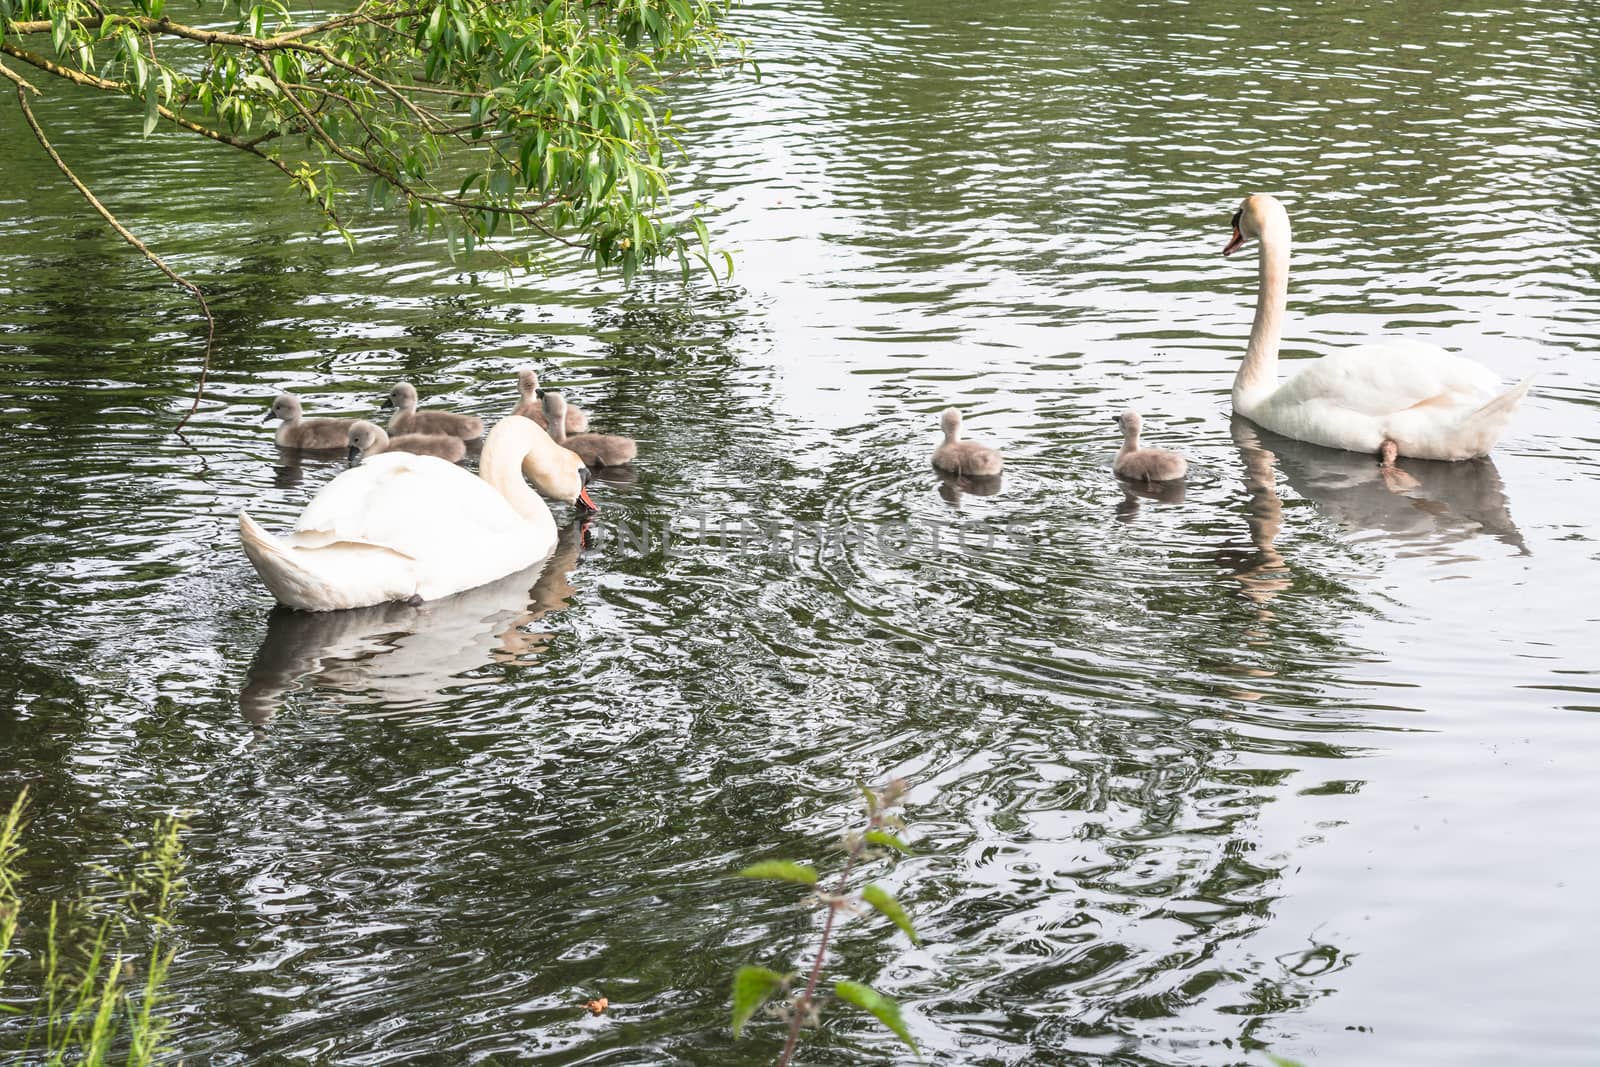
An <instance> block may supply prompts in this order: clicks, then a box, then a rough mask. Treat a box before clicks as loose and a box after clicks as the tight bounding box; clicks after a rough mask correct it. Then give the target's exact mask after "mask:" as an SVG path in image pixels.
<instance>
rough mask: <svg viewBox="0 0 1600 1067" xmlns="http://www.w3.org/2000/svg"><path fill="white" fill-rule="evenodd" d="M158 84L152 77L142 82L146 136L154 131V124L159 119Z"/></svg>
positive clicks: (159, 100)
mask: <svg viewBox="0 0 1600 1067" xmlns="http://www.w3.org/2000/svg"><path fill="white" fill-rule="evenodd" d="M159 85H160V83H159V82H157V81H156V80H155V79H154V78H150V79H149V80H147V81H146V82H145V83H144V135H145V136H146V137H149V136H150V134H151V133H153V132H155V128H156V124H157V123H158V122H160V121H161V112H160V110H159V107H160V103H161V97H160V95H159V92H158V88H159Z"/></svg>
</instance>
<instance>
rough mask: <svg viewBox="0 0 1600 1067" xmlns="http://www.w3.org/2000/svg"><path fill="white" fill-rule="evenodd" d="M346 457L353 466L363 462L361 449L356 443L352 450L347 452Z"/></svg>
mask: <svg viewBox="0 0 1600 1067" xmlns="http://www.w3.org/2000/svg"><path fill="white" fill-rule="evenodd" d="M345 459H346V460H347V461H348V462H349V463H350V465H351V466H354V465H355V464H357V463H359V462H361V449H359V448H357V447H356V446H355V445H351V446H350V451H349V452H348V453H346V454H345Z"/></svg>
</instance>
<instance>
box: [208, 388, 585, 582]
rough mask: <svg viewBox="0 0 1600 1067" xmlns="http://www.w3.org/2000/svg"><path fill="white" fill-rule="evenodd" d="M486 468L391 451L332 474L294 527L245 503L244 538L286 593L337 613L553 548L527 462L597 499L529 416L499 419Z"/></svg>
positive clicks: (511, 565) (577, 468)
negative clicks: (265, 519) (278, 533)
mask: <svg viewBox="0 0 1600 1067" xmlns="http://www.w3.org/2000/svg"><path fill="white" fill-rule="evenodd" d="M479 469H480V470H481V471H482V473H483V476H482V477H481V478H478V477H474V476H473V475H471V474H469V473H467V472H466V471H465V470H462V469H461V468H460V467H457V466H456V465H455V464H453V463H447V462H446V461H444V460H442V459H436V458H435V457H433V456H416V455H411V454H409V453H405V452H385V453H383V454H381V455H377V456H373V457H372V458H371V459H369V460H367V461H366V462H365V463H363V464H362V465H361V466H359V467H355V468H352V469H350V470H348V471H345V472H344V473H343V474H341V475H339V476H338V477H337V478H335V479H334V480H333V481H331V482H329V483H328V484H327V485H326V486H325V487H324V488H323V489H322V491H321V492H319V493H318V494H317V495H316V496H315V497H313V498H312V500H311V503H309V504H307V505H306V509H305V511H304V512H302V513H301V515H300V520H299V521H298V522H296V523H295V527H294V532H293V533H291V534H290V535H289V536H287V537H282V538H280V537H274V536H273V535H272V534H270V533H268V532H267V531H266V530H264V529H262V528H261V527H260V526H259V525H258V524H257V523H256V522H255V520H253V519H252V518H250V516H249V515H248V514H247V513H245V512H243V511H241V512H239V539H240V540H241V541H242V542H243V544H244V551H245V554H246V555H247V556H249V557H250V562H251V563H253V564H254V565H255V568H256V573H258V574H260V575H261V580H262V581H263V582H265V583H266V585H267V588H268V589H270V590H271V591H272V595H273V596H275V597H277V598H278V602H279V603H282V604H286V605H288V606H289V607H291V608H300V609H302V610H304V611H335V610H338V609H341V608H359V607H366V606H368V605H371V604H382V603H384V602H386V601H390V600H409V599H416V600H436V599H438V598H439V597H444V596H449V595H450V594H452V593H458V592H460V591H461V590H463V589H472V588H475V587H476V586H480V585H482V584H484V583H485V582H492V581H494V580H495V579H496V578H499V577H501V576H503V575H506V574H510V573H512V572H513V571H519V570H521V569H522V568H524V567H528V566H531V565H533V564H535V563H537V562H539V561H540V560H541V559H543V558H544V557H546V556H548V555H549V554H550V550H551V549H552V548H554V547H555V544H556V524H555V520H554V519H553V518H551V516H550V509H549V507H547V506H546V505H545V502H544V501H543V500H541V499H539V495H538V494H537V493H535V492H534V491H533V490H532V489H530V488H529V487H528V483H527V482H525V481H523V478H522V472H523V471H527V472H528V473H529V476H530V477H532V478H533V479H534V482H535V484H536V485H538V487H539V489H540V490H541V491H542V492H545V493H547V494H549V495H550V496H552V497H555V498H556V499H559V500H567V501H576V502H577V503H578V504H579V505H580V506H581V507H587V508H589V509H591V510H592V509H593V508H594V504H593V503H592V502H591V501H590V500H589V494H588V492H587V491H586V490H585V488H584V486H585V485H586V483H587V482H588V474H589V472H588V470H587V469H586V468H585V467H584V466H583V465H582V463H581V461H579V459H578V457H577V456H575V455H573V454H572V453H571V452H568V451H567V450H566V449H564V448H562V447H560V446H559V445H557V444H555V442H553V441H551V440H550V435H549V434H547V433H545V432H544V431H543V430H541V429H539V427H537V426H535V425H534V424H533V423H532V422H530V421H528V420H527V419H524V418H519V417H517V416H515V415H513V416H510V417H508V418H505V419H502V420H501V421H500V422H499V423H498V424H497V425H496V426H495V428H494V429H493V430H492V431H491V432H490V434H489V439H488V440H487V441H486V442H485V443H484V446H483V457H482V459H481V460H480V461H479Z"/></svg>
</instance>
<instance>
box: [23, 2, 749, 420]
mask: <svg viewBox="0 0 1600 1067" xmlns="http://www.w3.org/2000/svg"><path fill="white" fill-rule="evenodd" d="M725 8H726V0H359V2H357V3H356V4H355V6H354V9H353V10H351V11H348V12H345V13H342V14H331V13H330V12H329V11H328V9H327V8H326V6H323V5H306V6H304V7H303V8H301V9H299V10H296V8H295V6H293V4H292V0H223V3H222V4H221V5H220V8H219V9H218V10H216V11H215V12H214V13H213V12H208V11H207V10H206V9H205V6H204V5H202V4H198V3H194V2H193V0H191V2H189V3H185V4H183V5H182V6H181V8H180V5H178V4H176V3H172V4H169V3H168V0H0V78H4V79H6V80H7V81H9V82H10V83H11V84H12V85H13V86H14V87H15V89H16V106H17V108H18V109H19V110H20V112H21V114H22V118H23V120H24V123H25V125H26V126H27V128H28V129H29V130H30V132H31V133H32V134H33V137H34V139H35V140H36V141H38V143H39V145H40V147H41V148H42V149H43V150H44V151H45V153H46V154H47V155H48V156H49V157H50V159H51V161H52V162H53V163H55V165H56V167H57V168H58V169H59V170H60V171H61V172H62V174H63V175H65V176H66V178H67V179H68V180H69V181H70V182H71V183H72V185H73V187H74V188H76V189H77V191H78V192H79V194H80V195H82V196H83V197H84V199H85V200H86V201H87V202H88V204H89V205H90V206H91V207H92V208H93V209H94V210H95V211H97V212H98V213H99V214H100V215H101V216H102V217H103V218H104V219H105V220H106V222H107V223H108V224H109V225H110V226H111V227H112V228H113V229H115V230H116V232H117V233H118V234H119V235H121V236H122V238H123V239H124V240H125V241H127V242H128V243H129V244H131V245H132V246H133V247H134V248H135V249H137V250H138V251H139V252H140V253H141V254H143V255H144V256H145V258H146V259H148V260H149V261H150V262H151V263H152V264H153V265H154V266H156V267H157V268H158V269H159V270H161V271H162V272H163V273H165V274H166V276H167V277H168V278H170V279H171V280H172V281H173V282H174V283H175V284H178V285H181V286H183V287H184V288H186V289H187V290H189V291H190V292H191V293H192V294H193V295H194V296H195V297H196V299H197V300H198V301H199V303H200V308H201V311H202V313H203V315H204V317H205V319H206V321H207V324H208V328H210V329H211V330H212V331H214V323H213V322H212V319H211V312H210V310H209V308H208V307H207V306H206V303H205V297H204V295H203V294H202V293H201V291H200V290H199V288H198V287H197V286H196V285H194V284H193V283H192V282H190V281H189V280H188V279H186V278H184V277H182V276H181V275H179V274H178V273H177V272H175V271H174V270H173V269H172V268H171V267H170V266H168V265H167V263H166V262H165V261H163V260H162V259H161V257H159V256H158V255H156V254H155V252H153V251H152V250H151V249H150V248H148V247H146V246H145V245H144V244H143V243H142V242H141V241H140V240H139V239H138V238H137V237H135V236H134V234H133V233H132V232H131V231H130V230H129V229H128V228H127V227H126V226H124V225H123V224H122V223H121V222H120V221H118V220H117V218H116V217H115V216H113V215H112V213H111V212H110V211H109V210H108V209H107V208H106V206H105V204H104V203H102V202H101V201H100V200H99V199H98V198H97V197H96V196H95V194H94V193H93V192H92V191H91V190H90V189H89V187H88V186H87V185H86V184H85V183H84V182H83V181H82V180H81V179H80V178H79V177H78V176H77V174H76V173H74V171H73V169H72V167H71V166H69V164H68V163H67V162H66V160H65V159H63V157H62V156H61V154H60V152H59V151H57V149H56V147H55V146H54V145H53V144H52V142H51V140H50V137H49V135H48V133H47V131H46V129H45V125H44V123H41V122H40V121H39V118H38V116H37V115H35V113H34V110H33V107H32V104H31V102H30V101H31V100H32V99H35V98H38V97H41V96H43V95H45V90H44V89H42V88H41V86H49V87H51V88H61V89H63V90H66V91H68V92H79V93H84V92H87V93H100V94H106V95H110V96H119V97H123V98H125V99H126V100H127V101H128V103H129V105H130V110H131V111H132V112H133V113H135V114H137V115H139V116H141V117H142V128H143V131H144V135H145V136H146V137H149V136H150V135H152V134H155V133H157V132H165V131H171V132H173V133H176V134H180V135H184V136H195V137H202V138H205V139H207V140H209V141H212V142H213V143H215V144H218V145H222V146H225V147H226V148H228V149H231V150H234V151H237V152H239V153H242V154H244V155H245V156H249V157H251V158H253V159H255V160H258V161H259V162H260V165H262V166H264V167H270V168H274V169H275V170H277V171H278V173H279V175H280V176H281V178H282V180H283V181H284V182H285V183H287V185H288V186H289V187H291V188H294V189H297V190H299V192H300V193H301V194H302V195H303V196H304V197H305V199H306V201H307V202H308V203H309V204H310V205H311V206H312V208H313V209H314V210H315V211H316V213H317V214H318V215H319V216H320V218H321V219H322V221H323V223H324V224H325V226H326V227H328V228H330V229H332V230H334V231H337V232H338V233H340V234H342V235H343V236H344V238H345V240H346V241H347V242H350V243H352V244H353V243H354V241H355V235H354V231H353V230H352V229H351V227H350V226H348V225H347V224H346V222H345V212H347V211H348V210H349V209H350V208H351V207H352V200H353V199H354V198H353V197H351V196H348V195H345V194H350V193H355V194H361V195H363V196H364V199H365V201H366V203H367V204H368V205H369V207H370V208H371V209H375V210H383V209H386V208H399V209H401V210H402V211H403V213H404V216H405V217H406V218H407V219H408V220H409V221H410V224H411V225H412V226H413V227H414V228H419V229H422V230H426V231H427V232H429V233H433V232H436V231H437V232H442V233H443V234H444V236H445V237H446V239H447V241H448V243H449V247H450V249H451V251H452V254H454V251H455V250H456V249H458V248H459V249H461V250H463V251H465V252H469V253H470V252H472V251H473V250H474V249H475V248H477V247H479V246H480V245H485V244H486V243H488V242H493V244H492V245H489V247H493V248H494V249H495V250H496V251H497V252H498V254H499V255H501V256H502V257H503V259H504V261H505V263H506V264H507V265H508V266H518V265H526V264H529V263H532V262H533V261H534V260H535V259H537V258H539V257H540V256H541V255H542V253H541V252H540V251H539V250H540V249H541V248H544V247H549V246H554V245H561V246H567V247H570V248H574V249H578V250H580V251H581V252H582V253H583V254H584V255H585V256H587V257H588V258H590V259H591V260H592V261H593V262H594V263H595V264H596V266H598V267H601V268H607V267H615V268H619V269H620V270H621V271H622V274H623V275H624V278H625V279H628V278H632V276H633V274H634V273H635V271H637V270H638V269H639V268H640V267H642V266H645V265H648V264H650V263H653V262H654V261H655V260H657V259H658V258H659V257H661V256H663V255H667V256H676V257H677V260H678V262H679V264H680V266H681V267H682V269H683V271H684V273H685V274H686V275H687V274H688V272H689V269H690V260H691V259H698V260H700V261H701V262H703V263H704V265H705V267H706V269H708V270H710V271H711V273H712V274H713V276H715V274H716V268H715V267H714V266H713V262H712V250H711V242H710V236H709V233H708V231H707V228H706V225H705V222H704V221H703V220H702V219H701V218H700V217H699V216H698V215H695V214H692V213H688V214H685V213H677V214H672V213H669V212H668V172H669V170H670V165H669V164H670V155H669V150H672V149H676V150H680V151H681V145H680V144H679V143H678V141H677V140H676V139H675V136H674V134H675V132H676V131H677V130H678V129H679V127H678V126H677V125H676V124H674V122H673V121H672V113H671V111H670V109H666V108H658V106H657V105H658V104H659V103H661V94H662V92H663V90H664V87H665V85H666V83H667V82H668V81H669V80H670V79H672V78H675V77H678V76H681V75H684V74H689V73H695V72H704V71H710V70H714V69H717V68H722V67H727V66H742V65H745V64H746V63H747V61H746V59H745V57H744V54H743V46H742V45H741V44H740V42H738V41H736V40H734V39H732V38H730V37H728V36H727V35H725V34H724V33H723V32H722V31H721V30H720V29H719V28H718V21H719V19H720V17H721V15H722V14H723V12H724V10H725ZM128 150H130V149H124V151H128ZM722 260H723V265H724V266H725V268H726V269H727V271H729V272H731V270H732V259H731V257H728V256H727V255H726V253H724V254H723V255H722ZM210 351H211V342H210V336H209V334H208V341H207V345H206V362H205V364H203V365H202V377H201V382H200V384H201V388H203V387H204V368H205V367H208V366H209V357H210ZM198 396H199V392H198V390H197V393H196V404H198ZM190 413H191V414H192V413H193V408H191V411H190ZM187 418H188V416H185V419H184V421H187ZM182 425H183V423H182V422H180V423H179V428H180V429H181V428H182Z"/></svg>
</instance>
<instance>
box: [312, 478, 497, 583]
mask: <svg viewBox="0 0 1600 1067" xmlns="http://www.w3.org/2000/svg"><path fill="white" fill-rule="evenodd" d="M525 534H526V524H525V522H524V521H523V520H522V518H521V517H520V516H519V515H517V513H516V512H515V511H513V510H512V508H511V506H510V505H509V504H507V503H506V501H505V498H503V497H502V496H501V495H500V494H499V493H497V492H495V491H494V489H493V488H491V487H490V486H489V485H488V483H486V482H484V481H483V480H482V479H481V478H478V477H476V476H475V475H472V474H469V473H468V472H466V471H464V470H462V469H461V468H460V467H458V466H456V465H455V464H454V463H447V462H446V461H444V460H442V459H438V458H436V457H434V456H417V455H412V454H410V453H407V452H385V453H383V454H381V455H377V456H372V457H371V458H369V459H368V460H367V461H366V462H364V463H362V464H361V466H359V467H355V468H352V469H351V470H348V471H345V472H344V473H343V474H341V475H339V476H338V477H337V478H335V479H334V480H333V481H331V482H329V483H328V484H327V485H326V486H325V487H324V488H323V489H322V491H321V492H320V493H318V494H317V495H316V496H315V497H314V498H313V499H312V501H311V503H310V504H308V505H307V506H306V510H305V511H304V512H302V513H301V515H300V520H299V521H298V522H296V523H295V534H294V542H295V544H296V545H299V546H302V547H307V548H309V547H315V546H319V545H328V544H333V543H336V542H351V543H356V544H367V545H378V546H381V547H383V548H387V549H389V550H391V551H394V552H399V553H401V554H402V555H405V556H408V557H410V558H412V559H414V560H418V561H435V560H439V559H445V558H449V557H451V556H454V557H456V558H458V559H466V560H470V559H472V558H473V557H474V555H476V554H478V553H483V552H495V550H496V549H497V548H498V547H499V546H504V545H505V544H506V543H507V542H508V541H515V540H516V539H517V537H518V536H519V535H525Z"/></svg>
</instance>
